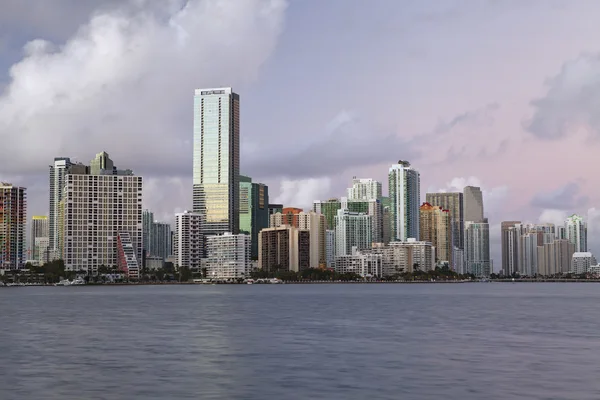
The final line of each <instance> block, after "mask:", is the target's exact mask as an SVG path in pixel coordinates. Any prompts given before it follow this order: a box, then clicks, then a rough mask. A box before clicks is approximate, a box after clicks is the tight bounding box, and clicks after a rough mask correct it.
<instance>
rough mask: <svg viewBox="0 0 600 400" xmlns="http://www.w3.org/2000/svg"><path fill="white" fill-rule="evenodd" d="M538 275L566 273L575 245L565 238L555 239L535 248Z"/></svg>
mask: <svg viewBox="0 0 600 400" xmlns="http://www.w3.org/2000/svg"><path fill="white" fill-rule="evenodd" d="M537 252H538V254H537V266H538V275H542V276H552V275H556V274H566V273H568V272H569V271H570V270H571V259H572V256H573V253H575V245H574V244H572V243H570V242H569V241H568V240H567V239H556V240H554V241H553V242H550V243H544V245H543V246H538V248H537Z"/></svg>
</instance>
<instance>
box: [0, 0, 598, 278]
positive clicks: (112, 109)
mask: <svg viewBox="0 0 600 400" xmlns="http://www.w3.org/2000/svg"><path fill="white" fill-rule="evenodd" d="M1 7H2V8H1V12H0V139H1V141H0V143H1V145H0V180H2V181H7V182H11V183H13V184H18V185H23V186H26V187H27V188H28V202H29V210H28V213H29V215H44V214H47V213H48V165H49V164H51V163H52V160H53V158H54V157H56V156H68V157H71V158H72V159H75V160H77V161H82V162H85V163H87V162H89V160H90V159H92V158H93V157H94V155H95V154H96V153H98V152H100V151H106V152H108V153H109V154H110V156H111V158H112V159H113V160H114V161H115V164H116V165H117V166H118V167H119V168H131V169H133V170H134V171H135V172H136V173H137V174H140V175H142V176H143V177H144V206H145V207H146V208H149V209H151V210H152V211H154V212H155V216H156V218H157V219H159V220H162V221H166V222H172V219H173V218H174V217H173V214H174V213H175V212H180V211H182V210H185V209H189V208H191V200H192V196H191V176H192V105H193V95H194V89H195V88H203V87H220V86H232V87H233V89H234V91H236V92H237V93H239V94H240V99H241V146H242V149H241V168H242V171H241V172H242V173H243V174H244V175H249V176H251V177H252V178H253V179H254V181H257V182H263V183H266V184H268V185H269V191H270V196H271V202H282V203H284V204H286V205H289V206H297V207H303V208H310V207H311V204H312V202H313V200H316V199H327V198H329V197H333V196H336V197H339V196H342V195H344V193H345V188H346V187H348V186H349V185H350V181H351V179H352V177H353V176H357V177H361V178H374V179H378V180H381V181H382V182H384V192H387V173H388V169H389V166H390V165H391V164H393V163H395V162H397V160H399V159H405V160H410V161H411V163H412V165H413V166H414V167H415V168H416V169H418V170H419V171H420V174H421V187H422V194H421V196H422V199H423V200H424V198H425V193H426V192H428V191H438V190H462V188H463V187H464V186H465V185H469V184H470V185H476V186H481V188H482V190H483V194H484V207H485V213H486V216H487V217H488V218H489V220H490V229H491V236H492V238H491V244H492V256H493V259H494V265H495V269H496V270H498V269H499V268H500V265H501V259H500V247H499V246H500V239H499V237H500V222H501V221H503V220H521V221H524V222H538V221H539V222H554V223H562V220H564V218H565V217H566V216H567V215H570V214H572V213H579V214H581V215H584V216H587V217H588V219H589V235H590V240H589V243H590V247H591V250H592V251H595V252H596V253H597V254H596V255H599V254H600V186H599V185H596V181H595V178H594V177H595V170H594V165H595V164H594V163H595V159H596V158H597V153H598V150H600V44H599V43H598V41H597V38H598V37H599V36H600V25H598V24H597V18H596V16H597V15H599V13H600V3H599V2H597V1H595V0H572V1H566V0H564V1H563V0H529V1H526V2H525V1H522V0H487V1H484V0H470V1H466V0H465V1H459V0H422V1H397V0H373V1H363V0H326V1H323V0H289V1H285V0H244V1H229V0H187V1H185V0H54V1H52V2H51V4H50V2H48V1H46V0H29V1H27V2H23V1H22V0H4V1H3V2H2V6H1Z"/></svg>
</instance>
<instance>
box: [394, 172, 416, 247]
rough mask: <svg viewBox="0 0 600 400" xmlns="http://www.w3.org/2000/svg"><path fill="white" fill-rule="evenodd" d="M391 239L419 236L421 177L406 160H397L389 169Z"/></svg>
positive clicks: (403, 239) (402, 239)
mask: <svg viewBox="0 0 600 400" xmlns="http://www.w3.org/2000/svg"><path fill="white" fill-rule="evenodd" d="M389 185H390V193H389V194H390V203H391V207H390V211H391V220H392V221H391V237H392V238H391V240H399V241H406V240H407V239H408V238H416V239H418V238H419V206H420V205H421V194H420V191H421V178H420V175H419V172H418V171H417V170H415V169H414V168H412V167H411V166H410V163H409V162H407V161H398V164H393V165H392V167H391V168H390V171H389Z"/></svg>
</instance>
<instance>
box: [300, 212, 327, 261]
mask: <svg viewBox="0 0 600 400" xmlns="http://www.w3.org/2000/svg"><path fill="white" fill-rule="evenodd" d="M297 228H299V229H304V230H307V231H309V233H310V267H311V268H325V266H326V265H327V249H326V246H327V244H326V240H327V239H326V236H325V231H326V230H327V221H326V220H325V216H324V215H323V214H318V213H316V212H314V211H310V212H307V213H305V212H301V213H300V214H298V226H297Z"/></svg>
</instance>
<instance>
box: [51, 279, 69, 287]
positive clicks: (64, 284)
mask: <svg viewBox="0 0 600 400" xmlns="http://www.w3.org/2000/svg"><path fill="white" fill-rule="evenodd" d="M72 284H73V283H72V282H71V281H70V280H68V279H61V280H60V281H59V282H58V283H55V284H54V286H71V285H72Z"/></svg>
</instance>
